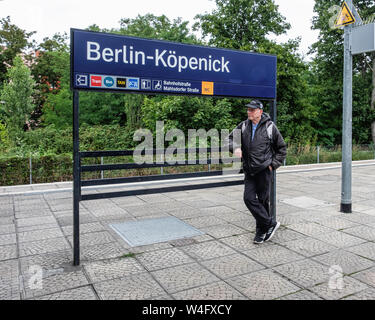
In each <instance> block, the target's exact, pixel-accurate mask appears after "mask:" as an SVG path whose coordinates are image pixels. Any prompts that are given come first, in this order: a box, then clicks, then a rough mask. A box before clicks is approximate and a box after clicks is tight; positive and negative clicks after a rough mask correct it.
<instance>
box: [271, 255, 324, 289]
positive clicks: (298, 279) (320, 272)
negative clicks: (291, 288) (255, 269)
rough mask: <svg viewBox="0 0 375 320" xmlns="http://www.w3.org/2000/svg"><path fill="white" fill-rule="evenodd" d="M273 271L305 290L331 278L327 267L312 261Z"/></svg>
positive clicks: (294, 263) (292, 264) (288, 265)
mask: <svg viewBox="0 0 375 320" xmlns="http://www.w3.org/2000/svg"><path fill="white" fill-rule="evenodd" d="M273 269H274V270H275V271H277V272H278V273H281V274H282V275H283V276H285V277H286V278H288V279H290V280H292V281H294V282H295V283H297V284H298V285H299V286H301V287H304V288H308V287H311V286H313V285H317V284H320V283H323V282H326V281H327V280H328V276H329V268H328V267H327V266H324V265H322V264H320V263H317V262H314V261H311V260H310V259H306V260H300V261H296V262H292V263H287V264H284V265H281V266H278V267H274V268H273Z"/></svg>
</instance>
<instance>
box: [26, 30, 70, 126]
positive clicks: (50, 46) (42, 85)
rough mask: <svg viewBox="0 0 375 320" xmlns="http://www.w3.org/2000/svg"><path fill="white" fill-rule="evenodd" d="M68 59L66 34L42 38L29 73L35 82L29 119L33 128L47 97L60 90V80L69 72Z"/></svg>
mask: <svg viewBox="0 0 375 320" xmlns="http://www.w3.org/2000/svg"><path fill="white" fill-rule="evenodd" d="M69 57H70V54H69V46H68V45H67V35H66V34H63V35H61V34H55V35H54V36H53V37H52V38H44V39H43V42H42V43H41V44H39V45H38V46H37V48H36V58H35V59H34V61H33V64H32V65H31V73H32V75H33V77H34V79H35V80H36V93H35V96H34V99H35V104H36V109H35V110H34V112H33V113H32V117H31V120H32V124H33V126H36V125H37V124H38V122H39V121H40V120H39V119H40V117H41V115H42V110H43V105H44V104H45V102H46V99H47V98H48V96H49V95H51V94H56V93H57V92H58V90H59V89H60V82H61V78H62V76H63V74H64V73H66V71H67V70H69Z"/></svg>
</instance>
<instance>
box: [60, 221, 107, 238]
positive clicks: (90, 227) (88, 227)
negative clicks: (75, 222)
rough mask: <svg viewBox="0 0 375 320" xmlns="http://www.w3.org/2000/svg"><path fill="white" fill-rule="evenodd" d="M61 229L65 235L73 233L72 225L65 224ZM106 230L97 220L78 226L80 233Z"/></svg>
mask: <svg viewBox="0 0 375 320" xmlns="http://www.w3.org/2000/svg"><path fill="white" fill-rule="evenodd" d="M61 230H62V231H63V233H64V234H65V235H66V236H71V235H73V226H66V227H62V228H61ZM104 230H106V229H105V227H104V226H103V225H102V224H101V223H99V222H92V223H82V224H80V226H79V232H80V234H83V233H90V232H97V231H104Z"/></svg>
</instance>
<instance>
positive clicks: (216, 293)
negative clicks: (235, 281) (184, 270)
mask: <svg viewBox="0 0 375 320" xmlns="http://www.w3.org/2000/svg"><path fill="white" fill-rule="evenodd" d="M172 296H173V297H174V298H175V299H176V300H247V298H246V297H245V296H244V295H242V294H241V293H239V292H238V291H237V290H235V289H234V288H232V287H231V286H230V285H228V284H227V283H225V282H223V281H219V282H215V283H211V284H208V285H205V286H201V287H198V288H193V289H188V290H185V291H180V292H177V293H174V294H172Z"/></svg>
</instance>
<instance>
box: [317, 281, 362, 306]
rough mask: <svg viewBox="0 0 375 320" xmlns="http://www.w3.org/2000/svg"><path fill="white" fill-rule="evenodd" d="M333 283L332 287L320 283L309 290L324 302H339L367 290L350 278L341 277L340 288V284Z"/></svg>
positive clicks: (360, 283) (328, 284)
mask: <svg viewBox="0 0 375 320" xmlns="http://www.w3.org/2000/svg"><path fill="white" fill-rule="evenodd" d="M334 283H335V284H334V285H333V286H332V285H330V283H329V282H328V283H322V284H320V285H317V286H314V287H311V288H310V290H311V291H313V292H314V293H316V294H317V295H318V296H320V297H322V298H323V299H325V300H339V299H342V298H345V297H347V296H350V295H352V294H355V293H358V292H361V291H363V290H366V289H367V288H368V286H366V285H365V284H364V283H362V282H360V281H358V280H355V279H353V278H351V277H343V279H342V287H341V284H338V283H336V282H334ZM341 288H342V289H341Z"/></svg>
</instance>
